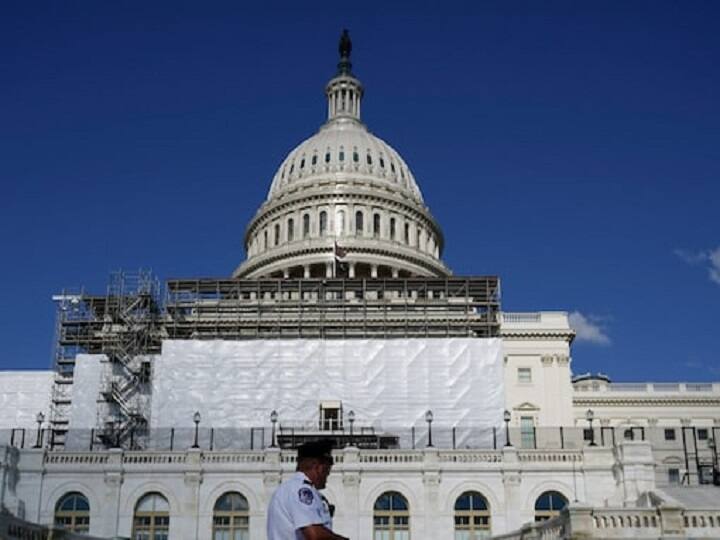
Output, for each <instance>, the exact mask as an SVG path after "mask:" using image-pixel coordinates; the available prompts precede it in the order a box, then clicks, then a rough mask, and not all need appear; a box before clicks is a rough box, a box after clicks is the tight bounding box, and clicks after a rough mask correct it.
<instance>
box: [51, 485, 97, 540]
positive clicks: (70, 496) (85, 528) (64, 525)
mask: <svg viewBox="0 0 720 540" xmlns="http://www.w3.org/2000/svg"><path fill="white" fill-rule="evenodd" d="M55 526H56V527H59V528H61V529H65V530H67V531H73V532H77V533H87V532H90V503H88V500H87V498H86V497H85V495H83V494H82V493H78V492H77V491H73V492H70V493H66V494H65V495H63V497H62V498H61V499H60V500H59V501H58V503H57V504H56V505H55Z"/></svg>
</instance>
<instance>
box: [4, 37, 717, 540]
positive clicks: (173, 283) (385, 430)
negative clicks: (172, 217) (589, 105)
mask: <svg viewBox="0 0 720 540" xmlns="http://www.w3.org/2000/svg"><path fill="white" fill-rule="evenodd" d="M339 52H340V62H339V64H338V68H337V73H336V75H335V76H334V77H333V78H332V79H331V80H330V81H329V82H328V83H327V85H326V86H325V95H326V96H327V121H326V122H325V123H324V124H323V125H322V126H321V127H320V129H319V130H318V131H317V133H315V134H314V135H312V136H311V137H310V138H308V139H307V140H305V141H303V142H302V143H300V144H299V145H298V146H297V147H296V148H295V149H294V150H292V151H291V152H290V153H289V154H288V155H287V157H286V158H285V160H284V161H283V162H282V164H281V165H280V167H279V168H278V170H277V172H276V173H275V175H274V177H273V178H272V182H271V184H270V189H269V192H268V195H267V198H266V200H265V201H264V202H263V203H262V205H261V206H260V208H259V209H258V211H257V213H256V214H255V216H254V217H252V219H251V220H250V223H249V224H248V226H247V228H246V231H245V237H244V243H245V251H246V254H247V257H246V259H245V260H244V261H243V262H242V263H241V264H239V266H238V267H237V268H236V269H235V270H234V272H233V273H232V276H231V277H227V278H219V279H196V278H191V279H172V280H168V281H167V282H166V283H164V284H163V285H162V286H161V285H160V283H159V282H158V280H157V279H156V278H154V277H153V276H152V275H151V274H150V273H148V272H142V271H141V272H138V273H136V274H126V273H121V272H118V273H116V274H114V275H112V276H111V279H110V283H109V285H108V288H107V291H105V292H104V293H102V294H96V293H93V294H89V293H88V292H86V291H84V290H79V291H63V292H62V293H61V294H58V295H57V296H55V297H54V298H53V299H54V300H55V302H56V305H57V345H56V349H55V369H54V370H51V371H46V372H27V371H10V372H0V411H1V412H0V505H1V508H2V510H0V537H1V538H31V537H32V538H46V537H49V536H48V535H49V534H54V536H52V537H53V538H133V539H137V540H150V539H167V538H170V539H173V540H191V539H208V538H212V539H218V540H220V539H223V540H224V539H234V540H239V539H242V540H247V539H254V540H255V539H256V540H261V539H263V538H264V537H265V515H266V507H267V503H268V501H269V499H270V496H271V494H272V493H273V491H274V490H275V488H276V487H277V486H278V484H279V483H280V482H281V481H282V480H283V479H284V478H286V477H287V476H288V475H290V474H291V473H292V471H294V468H295V463H294V456H295V452H294V450H293V449H294V448H295V447H297V446H298V445H299V444H301V443H302V442H304V441H307V440H312V439H316V438H319V437H330V438H332V439H334V441H335V444H336V449H335V451H334V454H335V462H336V464H335V467H334V469H333V473H332V474H331V476H330V480H329V483H328V487H327V490H326V495H327V497H328V499H330V501H332V502H333V503H334V504H335V505H336V506H337V513H336V515H335V519H334V523H335V526H334V528H335V530H336V531H338V532H339V533H341V534H343V535H346V536H349V537H350V538H353V540H370V539H373V540H409V539H412V540H423V539H426V540H436V539H451V538H455V539H456V540H470V539H476V538H486V537H497V538H512V539H514V538H518V539H519V538H538V539H539V538H543V539H546V538H580V537H582V538H671V537H672V538H719V537H720V487H718V485H719V484H720V474H719V473H718V456H717V448H716V441H717V440H718V436H720V383H684V382H678V383H651V382H648V383H616V382H612V381H611V380H610V378H609V377H607V376H605V375H601V374H598V375H592V374H588V375H584V376H579V377H574V378H573V376H572V374H571V363H572V359H571V357H572V355H571V344H572V342H573V337H574V332H573V330H572V328H571V327H570V325H569V323H568V316H567V314H566V313H564V312H533V313H508V312H504V311H503V310H502V307H501V296H500V281H499V279H498V278H497V277H496V276H467V277H463V276H455V275H453V274H452V272H451V270H450V269H449V268H448V267H447V266H446V265H445V263H444V262H443V260H442V254H443V248H444V245H445V238H444V237H443V233H442V229H441V227H440V224H439V223H438V222H437V221H436V220H435V218H434V217H433V215H432V214H431V212H430V209H429V208H428V206H427V204H426V201H425V200H424V199H423V195H422V192H421V190H420V187H419V184H418V182H417V180H416V179H415V177H414V175H413V173H412V171H411V170H410V167H409V166H408V164H407V163H406V162H405V161H404V160H403V158H402V157H401V156H400V155H399V154H398V153H397V152H396V151H395V150H394V149H393V148H392V147H391V146H390V145H389V144H387V143H386V142H385V141H383V140H382V139H380V138H378V137H376V136H375V135H373V134H372V133H371V132H370V131H369V129H368V127H367V126H366V125H365V124H364V123H363V122H362V116H361V103H362V99H363V95H364V91H365V89H364V87H363V85H362V83H361V82H360V80H359V79H358V78H356V76H355V75H354V72H353V70H352V65H351V62H350V53H351V43H350V39H349V37H348V36H347V33H344V34H343V36H342V38H341V40H340V47H339ZM51 531H54V532H51ZM58 531H63V532H58ZM33 535H35V536H33Z"/></svg>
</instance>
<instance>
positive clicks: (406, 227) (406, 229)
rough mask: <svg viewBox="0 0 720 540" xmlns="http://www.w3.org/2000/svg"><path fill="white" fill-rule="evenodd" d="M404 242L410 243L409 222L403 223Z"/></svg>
mask: <svg viewBox="0 0 720 540" xmlns="http://www.w3.org/2000/svg"><path fill="white" fill-rule="evenodd" d="M405 243H406V244H407V245H410V224H409V223H406V224H405Z"/></svg>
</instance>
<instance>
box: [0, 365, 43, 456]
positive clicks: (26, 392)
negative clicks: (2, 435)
mask: <svg viewBox="0 0 720 540" xmlns="http://www.w3.org/2000/svg"><path fill="white" fill-rule="evenodd" d="M53 377H54V372H53V371H0V430H9V429H11V428H26V429H36V428H37V422H36V421H35V418H36V416H37V413H39V412H42V413H43V414H44V415H45V418H46V419H49V414H50V396H51V391H52V381H53ZM2 442H3V441H2V440H1V439H0V444H1V443H2Z"/></svg>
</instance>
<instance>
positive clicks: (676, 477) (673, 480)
mask: <svg viewBox="0 0 720 540" xmlns="http://www.w3.org/2000/svg"><path fill="white" fill-rule="evenodd" d="M668 483H670V484H679V483H680V469H675V468H671V469H668Z"/></svg>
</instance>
